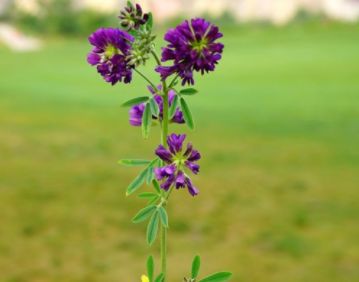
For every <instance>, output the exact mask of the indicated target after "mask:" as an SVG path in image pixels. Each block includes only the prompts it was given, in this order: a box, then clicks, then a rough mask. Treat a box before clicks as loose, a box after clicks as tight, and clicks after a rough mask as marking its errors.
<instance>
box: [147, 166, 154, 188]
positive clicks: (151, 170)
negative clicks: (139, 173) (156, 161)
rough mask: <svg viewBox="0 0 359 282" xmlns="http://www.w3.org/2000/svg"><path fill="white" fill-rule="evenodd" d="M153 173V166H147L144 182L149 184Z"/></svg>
mask: <svg viewBox="0 0 359 282" xmlns="http://www.w3.org/2000/svg"><path fill="white" fill-rule="evenodd" d="M154 175H155V173H154V171H153V167H149V168H148V169H147V178H146V183H147V184H148V185H149V184H150V183H151V182H152V179H153V177H154Z"/></svg>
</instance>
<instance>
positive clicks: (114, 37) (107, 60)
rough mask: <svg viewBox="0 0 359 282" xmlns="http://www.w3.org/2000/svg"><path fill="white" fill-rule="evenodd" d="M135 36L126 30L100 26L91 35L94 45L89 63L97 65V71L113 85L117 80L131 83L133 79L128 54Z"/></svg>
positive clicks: (89, 55) (90, 40) (90, 38)
mask: <svg viewBox="0 0 359 282" xmlns="http://www.w3.org/2000/svg"><path fill="white" fill-rule="evenodd" d="M133 40H134V38H133V37H132V36H131V35H130V34H128V33H127V32H125V31H122V30H119V29H115V28H100V29H98V30H97V31H95V32H94V33H93V34H91V35H90V37H89V42H90V43H91V45H93V46H94V47H93V49H92V51H91V52H90V53H89V54H88V56H87V61H88V63H89V64H91V65H93V66H96V67H97V71H98V72H99V73H100V74H101V75H102V76H103V78H104V79H105V80H106V81H107V82H109V83H111V84H112V85H114V84H116V83H117V82H119V81H120V82H122V81H124V83H129V82H131V80H132V68H133V67H132V66H131V65H129V62H128V59H127V57H128V55H129V54H130V51H131V43H132V42H133Z"/></svg>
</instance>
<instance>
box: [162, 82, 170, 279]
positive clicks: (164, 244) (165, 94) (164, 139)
mask: <svg viewBox="0 0 359 282" xmlns="http://www.w3.org/2000/svg"><path fill="white" fill-rule="evenodd" d="M168 107H169V103H168V91H167V87H166V83H165V82H163V118H162V130H161V143H162V145H163V146H164V147H167V135H168ZM164 193H165V197H166V198H168V195H166V192H164ZM167 193H169V192H167ZM161 269H162V273H163V275H164V281H166V280H167V279H166V275H167V228H166V227H164V226H163V225H162V227H161Z"/></svg>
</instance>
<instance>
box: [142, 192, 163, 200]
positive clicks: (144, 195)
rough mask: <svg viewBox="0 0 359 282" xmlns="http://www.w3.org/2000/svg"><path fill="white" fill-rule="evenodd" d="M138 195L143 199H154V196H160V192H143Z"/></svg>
mask: <svg viewBox="0 0 359 282" xmlns="http://www.w3.org/2000/svg"><path fill="white" fill-rule="evenodd" d="M137 197H139V198H141V199H152V198H156V197H158V194H156V193H153V192H143V193H141V194H139V195H138V196H137Z"/></svg>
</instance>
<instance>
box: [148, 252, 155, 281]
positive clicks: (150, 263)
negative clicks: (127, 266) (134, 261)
mask: <svg viewBox="0 0 359 282" xmlns="http://www.w3.org/2000/svg"><path fill="white" fill-rule="evenodd" d="M154 271H155V263H154V261H153V257H152V256H149V257H148V259H147V276H148V279H149V280H150V282H152V281H153V273H154Z"/></svg>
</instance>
